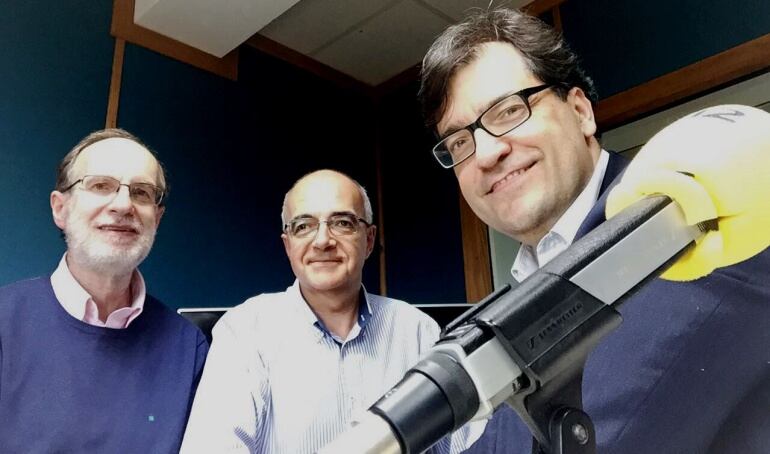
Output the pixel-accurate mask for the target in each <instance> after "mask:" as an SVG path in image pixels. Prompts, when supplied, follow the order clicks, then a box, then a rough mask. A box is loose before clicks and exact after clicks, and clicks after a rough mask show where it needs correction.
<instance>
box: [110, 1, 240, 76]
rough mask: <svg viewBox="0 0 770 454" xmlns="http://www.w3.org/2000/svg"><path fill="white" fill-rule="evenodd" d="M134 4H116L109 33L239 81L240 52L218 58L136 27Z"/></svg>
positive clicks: (122, 2) (118, 2)
mask: <svg viewBox="0 0 770 454" xmlns="http://www.w3.org/2000/svg"><path fill="white" fill-rule="evenodd" d="M134 2H135V0H114V1H113V4H112V27H111V28H110V33H111V34H112V36H114V37H115V38H120V39H123V40H125V41H128V42H129V43H133V44H137V45H140V46H142V47H146V48H147V49H150V50H153V51H155V52H159V53H161V54H163V55H165V56H167V57H171V58H173V59H175V60H179V61H182V62H185V63H188V64H190V65H192V66H195V67H196V68H200V69H203V70H206V71H209V72H212V73H214V74H217V75H219V76H222V77H226V78H228V79H231V80H236V79H238V49H235V50H233V51H232V52H230V53H228V54H227V55H225V56H224V57H222V58H218V57H215V56H213V55H210V54H207V53H205V52H203V51H201V50H198V49H196V48H194V47H192V46H188V45H187V44H183V43H180V42H179V41H176V40H174V39H171V38H169V37H167V36H163V35H161V34H160V33H156V32H154V31H152V30H149V29H147V28H144V27H140V26H139V25H136V24H135V23H134Z"/></svg>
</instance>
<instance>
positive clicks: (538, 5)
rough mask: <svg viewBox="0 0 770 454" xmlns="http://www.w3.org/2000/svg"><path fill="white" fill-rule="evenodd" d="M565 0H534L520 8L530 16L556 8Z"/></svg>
mask: <svg viewBox="0 0 770 454" xmlns="http://www.w3.org/2000/svg"><path fill="white" fill-rule="evenodd" d="M565 1H567V0H535V1H533V2H532V3H530V4H528V5H527V6H523V7H521V8H520V9H521V10H522V11H524V12H525V13H527V14H529V15H531V16H539V15H541V14H543V13H544V12H546V11H548V10H551V9H554V8H558V6H559V5H561V4H562V3H564V2H565ZM554 19H555V18H554Z"/></svg>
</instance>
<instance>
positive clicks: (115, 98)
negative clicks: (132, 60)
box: [104, 38, 126, 128]
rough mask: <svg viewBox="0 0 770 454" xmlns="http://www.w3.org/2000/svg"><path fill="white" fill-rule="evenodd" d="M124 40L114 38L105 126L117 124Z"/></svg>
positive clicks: (124, 48) (115, 125) (113, 126)
mask: <svg viewBox="0 0 770 454" xmlns="http://www.w3.org/2000/svg"><path fill="white" fill-rule="evenodd" d="M125 50H126V41H125V40H123V39H120V38H115V51H114V53H113V54H112V76H111V77H110V95H109V98H108V99H107V119H106V120H105V122H104V127H105V128H115V127H117V125H118V106H119V105H120V83H121V80H122V79H123V55H124V54H125Z"/></svg>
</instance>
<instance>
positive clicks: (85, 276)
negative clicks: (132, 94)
mask: <svg viewBox="0 0 770 454" xmlns="http://www.w3.org/2000/svg"><path fill="white" fill-rule="evenodd" d="M166 193H167V189H166V180H165V175H164V171H163V167H162V165H161V164H160V162H159V161H158V159H157V158H156V157H155V155H154V154H153V153H152V152H151V151H150V150H149V149H148V148H147V147H146V146H145V145H144V144H142V142H141V141H140V140H139V139H138V138H136V137H135V136H133V135H131V134H130V133H128V132H126V131H123V130H121V129H107V130H102V131H97V132H94V133H92V134H90V135H88V136H87V137H85V138H84V139H83V140H82V141H81V142H80V143H79V144H77V145H76V146H75V147H74V148H73V149H72V150H71V151H70V152H69V153H68V154H67V155H66V156H65V157H64V159H63V160H62V162H61V164H60V165H59V170H58V175H57V181H56V188H55V190H54V191H53V192H51V196H50V203H51V211H52V214H53V219H54V223H55V224H56V226H58V227H59V228H60V229H61V231H62V233H63V235H64V239H65V240H66V243H67V251H66V252H65V254H64V256H63V257H62V258H61V261H60V262H59V266H58V267H57V268H56V270H55V271H54V272H53V274H51V275H50V276H44V277H39V278H35V279H30V280H26V281H20V282H16V283H14V284H11V285H8V286H6V287H3V288H0V421H3V423H2V424H0V446H2V447H3V448H2V450H3V452H4V453H15V452H24V453H37V452H41V453H42V452H162V453H170V452H178V450H179V445H180V443H181V439H182V433H183V430H184V427H185V424H186V422H187V416H188V413H189V409H190V404H191V402H192V397H193V395H194V394H195V388H196V387H197V384H198V379H199V377H200V372H201V370H202V367H203V362H204V359H205V357H206V353H207V351H208V345H207V343H206V340H205V338H204V336H203V334H202V333H201V332H200V330H198V329H197V328H195V327H194V326H192V325H191V324H189V323H188V322H186V321H185V320H184V319H182V318H181V317H179V316H178V315H176V314H175V313H174V312H173V311H172V310H170V309H168V308H166V307H165V306H164V305H163V304H162V303H160V302H159V301H158V300H157V299H155V298H153V297H152V296H150V295H149V294H147V293H146V291H145V282H144V279H143V277H142V275H141V273H139V270H138V269H137V266H139V264H140V263H141V262H142V261H143V260H144V258H145V257H147V254H148V253H149V252H150V249H151V248H152V244H153V240H154V239H155V232H156V230H157V227H158V224H159V223H160V219H161V217H162V215H163V212H164V210H165V206H164V205H163V201H164V196H165V195H166Z"/></svg>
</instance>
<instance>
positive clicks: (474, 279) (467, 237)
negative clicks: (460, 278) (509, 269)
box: [460, 196, 492, 303]
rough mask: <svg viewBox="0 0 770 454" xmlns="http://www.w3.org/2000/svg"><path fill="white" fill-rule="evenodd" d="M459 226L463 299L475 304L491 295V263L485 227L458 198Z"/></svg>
mask: <svg viewBox="0 0 770 454" xmlns="http://www.w3.org/2000/svg"><path fill="white" fill-rule="evenodd" d="M460 224H461V229H462V235H463V265H464V268H465V297H466V298H467V300H468V302H469V303H477V302H479V301H481V299H482V298H484V297H485V296H487V295H489V294H490V293H492V264H491V263H492V262H491V261H490V259H489V233H488V231H487V226H486V224H484V223H483V222H481V220H480V219H479V218H477V217H476V215H475V214H474V213H473V210H471V207H470V206H468V203H467V202H466V201H465V199H464V198H462V196H461V197H460Z"/></svg>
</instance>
